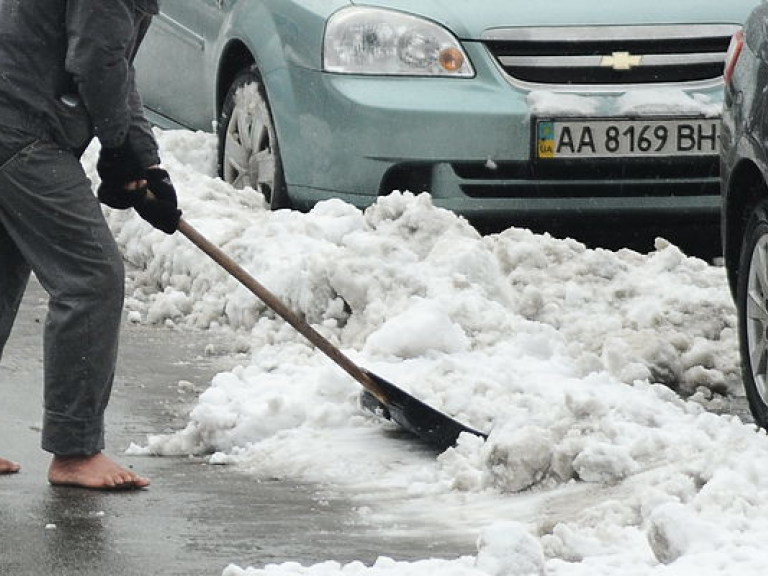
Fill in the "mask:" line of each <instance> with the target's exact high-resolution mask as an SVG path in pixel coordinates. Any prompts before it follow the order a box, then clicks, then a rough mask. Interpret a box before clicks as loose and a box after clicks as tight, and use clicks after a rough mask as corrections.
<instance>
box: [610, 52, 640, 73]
mask: <svg viewBox="0 0 768 576" xmlns="http://www.w3.org/2000/svg"><path fill="white" fill-rule="evenodd" d="M642 61H643V57H642V56H633V55H632V54H630V53H629V52H614V53H613V54H611V55H610V56H603V58H602V59H601V60H600V66H604V67H606V68H613V69H614V70H629V69H631V68H634V67H635V66H640V63H641V62H642Z"/></svg>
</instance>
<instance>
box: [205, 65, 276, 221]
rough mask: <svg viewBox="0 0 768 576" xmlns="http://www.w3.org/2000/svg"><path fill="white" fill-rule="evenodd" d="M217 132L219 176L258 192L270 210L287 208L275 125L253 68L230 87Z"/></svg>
mask: <svg viewBox="0 0 768 576" xmlns="http://www.w3.org/2000/svg"><path fill="white" fill-rule="evenodd" d="M241 89H243V90H242V92H241ZM217 132H218V145H219V175H220V176H221V177H222V178H223V179H224V180H225V181H226V182H229V183H230V184H232V185H233V186H235V187H236V188H245V187H248V186H250V187H251V188H253V189H254V190H258V191H259V192H261V193H262V194H263V195H264V199H265V200H266V202H267V204H268V205H269V207H270V208H271V209H272V210H277V209H279V208H290V202H289V199H288V195H287V192H286V186H285V178H284V175H283V165H282V161H281V158H280V148H279V146H278V144H277V134H276V131H275V123H274V121H273V120H272V112H271V110H270V107H269V102H268V101H267V96H266V91H265V90H264V84H263V82H262V81H261V78H260V77H259V74H258V71H257V70H256V69H255V68H249V69H247V70H243V71H242V72H240V73H239V74H238V75H237V76H236V77H235V80H234V81H233V82H232V85H231V86H230V87H229V90H228V91H227V95H226V96H225V98H224V103H223V105H222V108H221V115H220V116H219V123H218V130H217Z"/></svg>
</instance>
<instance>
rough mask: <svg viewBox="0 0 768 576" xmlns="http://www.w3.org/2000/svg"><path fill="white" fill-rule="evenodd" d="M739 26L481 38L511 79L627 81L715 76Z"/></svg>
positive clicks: (558, 30) (560, 30)
mask: <svg viewBox="0 0 768 576" xmlns="http://www.w3.org/2000/svg"><path fill="white" fill-rule="evenodd" d="M736 30H738V26H735V25H729V24H707V25H689V26H679V25H663V26H599V27H554V28H545V27H542V28H500V29H494V30H489V31H487V32H485V33H484V34H483V36H482V41H483V43H484V44H485V46H486V47H487V48H488V50H489V51H490V52H491V54H492V55H493V56H494V58H495V59H496V61H497V62H498V63H499V64H500V65H501V67H502V68H503V69H504V71H505V72H506V73H507V74H508V75H509V76H510V77H511V78H513V79H515V80H518V81H523V82H527V83H533V84H545V85H626V84H654V83H681V82H696V81H706V80H713V79H717V78H719V77H721V76H722V74H723V64H724V61H725V54H726V52H727V50H728V45H729V42H730V39H731V36H732V35H733V34H734V33H735V32H736Z"/></svg>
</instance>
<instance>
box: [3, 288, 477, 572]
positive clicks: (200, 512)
mask: <svg viewBox="0 0 768 576" xmlns="http://www.w3.org/2000/svg"><path fill="white" fill-rule="evenodd" d="M44 296H45V295H44V293H43V291H42V290H41V289H40V287H39V286H38V285H37V284H36V283H34V282H33V284H32V285H31V286H30V290H28V293H27V296H26V297H25V301H24V304H23V307H22V310H21V313H20V316H19V319H18V321H17V323H16V326H15V327H14V332H13V334H12V336H11V340H10V342H9V343H8V346H7V348H6V352H5V355H4V358H3V360H2V362H0V454H2V455H3V456H5V457H8V458H11V459H13V460H16V461H18V462H20V463H21V464H22V465H23V470H22V472H21V473H20V474H17V475H13V476H5V477H0V575H3V576H5V575H9V576H10V575H13V576H26V575H29V576H32V575H34V576H47V575H52V576H53V575H55V576H70V575H72V576H74V575H78V576H152V575H157V576H161V575H162V576H166V575H174V576H175V575H179V576H182V575H184V576H198V575H200V576H202V575H207V576H210V575H219V574H221V572H222V570H223V569H224V568H225V567H226V566H227V565H228V564H229V563H234V564H237V565H239V566H241V567H246V566H257V567H260V566H264V565H265V564H267V563H270V562H286V561H297V562H301V563H303V564H313V563H316V562H320V561H325V560H337V561H340V562H348V561H352V560H356V559H357V560H362V561H364V562H366V563H370V562H373V561H374V560H375V559H376V558H377V557H378V556H379V555H386V556H390V557H392V558H396V559H403V560H405V559H419V558H425V557H444V558H455V557H456V556H458V555H461V554H471V553H473V552H474V543H473V542H469V541H467V542H464V543H460V544H459V545H458V546H457V543H456V542H441V541H440V540H439V539H436V538H435V537H434V535H429V534H425V535H424V536H423V537H422V538H419V537H415V538H414V537H413V535H412V534H411V535H410V536H409V537H408V538H402V539H395V540H392V539H387V541H386V542H382V539H381V536H380V535H377V533H376V530H375V527H365V526H361V525H360V524H359V520H360V519H359V517H358V516H357V515H356V514H355V512H354V511H353V510H352V504H351V503H350V502H348V501H346V500H344V499H343V497H339V496H338V495H335V496H334V495H329V493H328V491H327V490H325V489H323V487H321V486H313V485H306V484H298V483H295V482H291V481H285V480H279V481H277V480H275V481H257V480H255V479H253V478H252V477H249V476H246V475H243V474H240V473H238V472H237V471H236V470H234V469H233V468H229V467H220V466H210V465H207V464H206V463H205V462H203V461H202V460H196V459H192V458H130V457H126V456H124V455H122V452H123V451H124V450H125V448H126V447H127V446H128V445H129V443H130V442H131V441H135V442H138V443H143V442H144V441H145V439H146V434H148V433H158V432H162V431H164V430H169V429H178V428H180V427H182V426H183V425H184V423H185V422H186V419H185V417H184V408H185V406H186V405H187V403H185V401H184V400H185V399H184V398H180V394H179V389H178V386H177V384H178V382H179V381H180V380H186V381H188V382H191V383H192V384H193V385H196V386H198V387H199V388H204V387H205V386H207V384H208V383H209V382H210V378H211V376H212V375H213V374H215V373H216V372H218V371H221V370H222V369H226V368H227V367H231V366H232V365H233V362H234V361H235V360H234V359H233V358H232V357H228V356H225V355H224V356H211V355H206V354H205V348H206V346H207V345H209V344H210V343H211V341H210V340H209V338H210V336H209V335H207V334H205V333H199V334H189V333H182V332H175V331H172V330H169V329H166V328H162V327H146V326H137V325H125V327H124V329H123V333H122V346H121V361H120V365H119V367H118V377H117V379H116V382H115V390H114V392H113V396H112V402H111V404H110V408H109V410H108V414H107V452H108V453H110V454H111V455H113V456H115V457H117V458H118V459H119V460H121V461H122V462H123V463H125V464H129V465H132V466H134V467H135V468H136V469H137V471H139V472H140V473H142V474H144V475H147V476H149V477H150V478H151V479H152V481H153V484H152V486H151V487H150V489H148V490H144V491H140V492H125V493H100V492H93V491H87V490H81V489H77V488H65V487H52V486H49V485H48V483H47V482H46V469H47V466H48V461H49V457H48V455H47V454H45V453H44V452H42V451H41V450H40V448H39V443H40V432H39V428H40V426H39V423H40V421H41V408H40V406H41V396H42V389H41V377H42V365H41V345H42V340H41V337H42V334H41V333H42V322H43V320H44V314H45V297H44ZM220 348H226V346H220ZM193 397H194V395H192V398H193ZM192 398H190V399H188V401H191V399H192Z"/></svg>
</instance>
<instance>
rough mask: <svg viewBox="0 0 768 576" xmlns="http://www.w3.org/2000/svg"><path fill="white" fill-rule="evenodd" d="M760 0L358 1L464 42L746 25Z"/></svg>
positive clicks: (360, 4)
mask: <svg viewBox="0 0 768 576" xmlns="http://www.w3.org/2000/svg"><path fill="white" fill-rule="evenodd" d="M759 3H760V2H759V0H734V1H732V2H701V0H675V1H674V2H669V0H646V1H645V2H643V4H642V6H641V5H639V4H637V3H622V2H612V3H610V4H606V3H605V2H599V1H596V0H591V1H589V2H573V1H572V0H550V1H549V2H530V1H529V0H474V1H458V0H416V1H414V0H380V1H377V2H353V4H356V5H359V6H363V5H365V6H378V7H381V8H391V9H393V10H401V11H403V12H409V13H411V14H417V15H420V16H424V17H426V18H429V19H431V20H435V21H437V22H440V23H441V24H443V25H444V26H446V27H447V28H449V29H451V30H453V31H454V33H455V34H456V35H457V36H459V37H460V38H462V39H477V38H479V37H480V36H481V34H482V33H483V32H484V31H486V30H489V29H491V28H506V27H516V26H585V25H616V24H620V25H623V24H678V23H683V24H698V23H707V24H712V23H716V24H720V23H728V24H741V23H743V22H744V21H745V20H746V18H747V15H748V14H749V12H750V11H751V10H752V8H754V7H755V6H757V5H758V4H759Z"/></svg>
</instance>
